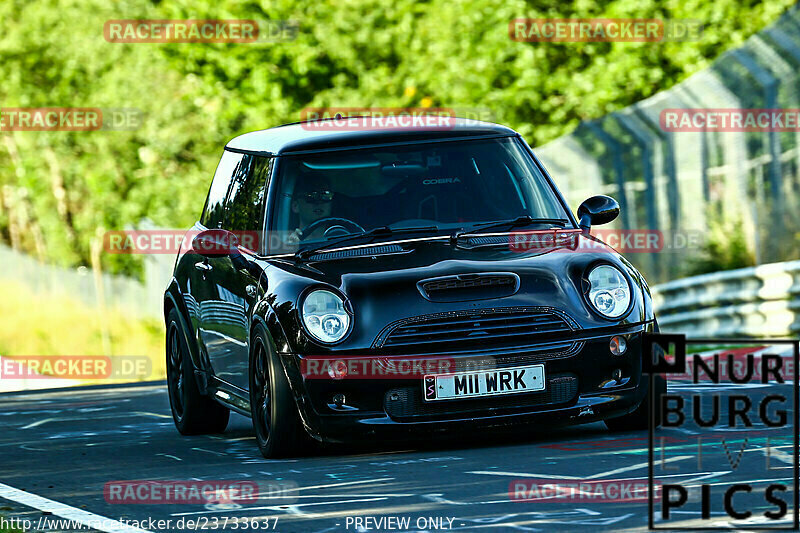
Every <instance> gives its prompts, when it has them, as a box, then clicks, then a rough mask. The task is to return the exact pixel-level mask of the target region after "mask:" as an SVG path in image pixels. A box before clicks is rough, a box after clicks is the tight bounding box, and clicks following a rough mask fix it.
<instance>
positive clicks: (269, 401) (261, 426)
mask: <svg viewBox="0 0 800 533" xmlns="http://www.w3.org/2000/svg"><path fill="white" fill-rule="evenodd" d="M250 412H251V415H252V418H253V429H255V433H256V441H257V442H258V449H259V450H260V451H261V455H263V456H264V457H267V458H273V457H287V456H292V455H298V454H299V453H300V452H301V451H302V450H301V448H302V447H303V444H304V443H305V430H304V429H303V424H302V422H301V421H300V416H299V415H298V413H297V408H296V406H295V403H294V399H293V398H292V391H291V388H290V387H289V381H288V379H287V378H286V376H285V374H284V373H283V367H282V365H281V362H280V361H279V360H278V356H277V355H276V354H275V352H274V350H272V349H271V345H270V343H269V342H268V341H267V336H266V334H265V333H264V331H263V329H261V328H260V327H258V328H257V329H256V332H255V334H254V336H253V342H252V343H251V348H250Z"/></svg>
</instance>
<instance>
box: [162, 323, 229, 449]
mask: <svg viewBox="0 0 800 533" xmlns="http://www.w3.org/2000/svg"><path fill="white" fill-rule="evenodd" d="M167 388H168V390H169V405H170V407H171V409H172V419H173V420H174V421H175V427H177V428H178V431H179V432H180V433H181V434H182V435H202V434H207V433H222V432H223V431H225V428H226V427H227V426H228V418H229V417H230V411H229V410H228V409H227V408H225V407H224V406H222V405H220V404H218V403H217V402H215V401H214V400H212V399H211V398H209V397H207V396H203V395H202V394H200V390H199V389H198V388H197V381H195V377H194V364H193V363H192V358H191V357H190V355H189V348H188V346H186V339H185V338H184V336H183V331H182V330H181V326H180V318H179V316H178V311H177V309H172V310H171V311H170V312H169V315H167Z"/></svg>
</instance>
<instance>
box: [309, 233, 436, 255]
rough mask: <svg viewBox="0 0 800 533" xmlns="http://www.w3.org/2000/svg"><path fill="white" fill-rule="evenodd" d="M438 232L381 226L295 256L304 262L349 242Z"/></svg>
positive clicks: (321, 244) (319, 245)
mask: <svg viewBox="0 0 800 533" xmlns="http://www.w3.org/2000/svg"><path fill="white" fill-rule="evenodd" d="M437 231H439V227H438V226H417V227H411V228H390V227H389V226H380V227H378V228H373V229H371V230H369V231H365V232H364V233H354V234H351V235H345V236H344V237H342V238H341V239H334V240H331V241H325V242H322V243H319V244H317V245H315V246H310V247H308V248H303V249H302V250H299V251H298V252H297V253H295V254H294V256H295V258H297V259H300V260H304V259H307V258H308V257H309V256H310V255H312V254H313V253H314V252H317V251H319V250H322V249H323V248H331V247H333V246H338V245H340V244H345V243H347V242H350V241H355V240H358V239H366V238H368V239H370V240H374V239H377V238H379V237H392V236H395V235H403V234H407V233H433V232H437Z"/></svg>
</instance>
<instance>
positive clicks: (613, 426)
mask: <svg viewBox="0 0 800 533" xmlns="http://www.w3.org/2000/svg"><path fill="white" fill-rule="evenodd" d="M642 379H644V380H645V383H646V384H647V385H646V386H647V387H648V388H649V387H650V379H649V376H647V375H646V374H642ZM653 385H654V386H655V389H656V391H655V392H656V394H655V401H656V405H655V407H656V408H655V411H654V415H655V427H659V426H660V425H661V397H662V396H663V395H665V394H666V393H667V380H666V379H664V376H655V378H654V380H653ZM649 416H650V394H649V391H648V392H646V393H645V397H644V400H642V403H640V404H639V407H637V408H636V410H635V411H633V412H631V413H628V414H627V415H623V416H618V417H616V418H608V419H606V421H605V422H606V426H607V427H608V429H610V430H611V431H633V430H642V429H647V428H648V427H649V425H648V419H649Z"/></svg>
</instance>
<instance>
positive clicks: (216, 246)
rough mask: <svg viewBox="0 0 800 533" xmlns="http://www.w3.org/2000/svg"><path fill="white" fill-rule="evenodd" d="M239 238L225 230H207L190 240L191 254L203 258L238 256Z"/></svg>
mask: <svg viewBox="0 0 800 533" xmlns="http://www.w3.org/2000/svg"><path fill="white" fill-rule="evenodd" d="M237 246H239V238H238V237H237V236H236V235H235V234H234V233H231V232H230V231H228V230H225V229H207V230H203V231H201V232H200V233H198V234H197V235H196V236H195V237H194V239H192V252H193V253H196V254H199V255H202V256H203V257H220V256H224V255H229V256H236V255H240V252H239V249H238V248H237Z"/></svg>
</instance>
